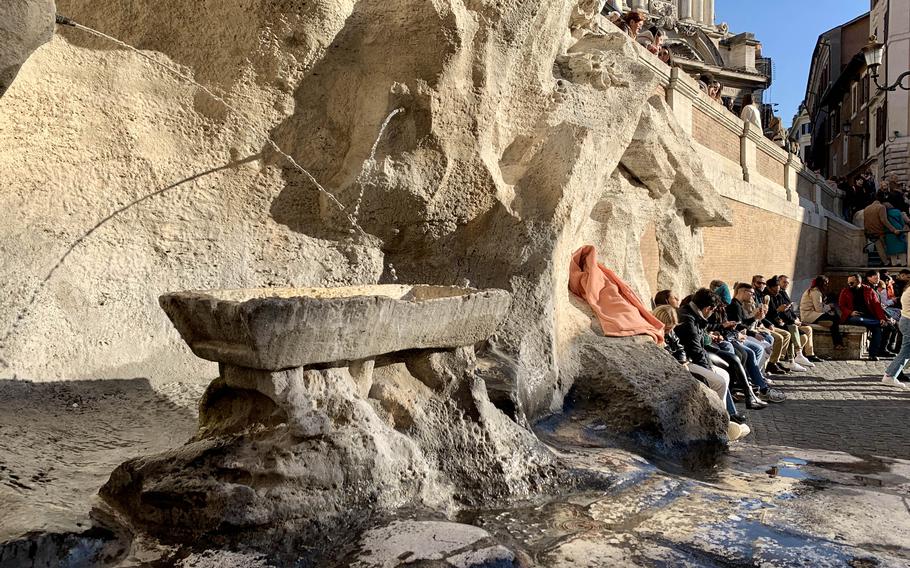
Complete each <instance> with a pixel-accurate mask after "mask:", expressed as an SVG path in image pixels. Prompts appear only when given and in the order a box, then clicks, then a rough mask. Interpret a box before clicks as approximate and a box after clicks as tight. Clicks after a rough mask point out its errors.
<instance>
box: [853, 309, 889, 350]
mask: <svg viewBox="0 0 910 568" xmlns="http://www.w3.org/2000/svg"><path fill="white" fill-rule="evenodd" d="M847 324H849V325H861V326H863V327H865V328H866V329H868V330H869V333H871V334H872V339H870V340H869V355H878V354H879V351H880V350H881V347H882V322H880V321H878V320H877V319H874V318H867V317H856V316H850V317H849V318H847Z"/></svg>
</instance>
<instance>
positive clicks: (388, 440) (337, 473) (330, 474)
mask: <svg viewBox="0 0 910 568" xmlns="http://www.w3.org/2000/svg"><path fill="white" fill-rule="evenodd" d="M462 351H465V352H466V351H467V350H466V349H465V350H462ZM406 357H408V358H409V360H408V361H407V362H403V361H402V362H395V363H391V362H389V361H385V362H384V363H383V366H381V367H378V368H375V369H374V370H372V371H371V373H370V374H371V377H370V379H369V380H370V382H371V383H372V388H370V389H369V393H368V394H364V391H363V390H362V389H361V388H360V385H359V384H358V381H357V379H355V377H354V374H353V373H352V372H351V369H349V368H345V367H337V366H336V367H330V368H327V369H313V368H311V369H303V368H298V369H292V370H286V371H272V372H269V371H259V370H253V369H243V368H240V367H234V366H231V365H225V366H223V367H222V376H221V377H220V378H219V379H217V380H216V381H214V382H213V383H212V384H211V385H210V386H209V389H208V390H207V392H206V394H205V396H204V397H203V400H202V402H201V404H200V415H199V422H200V424H199V426H200V427H199V431H198V432H197V434H196V436H195V437H194V439H193V440H191V441H190V442H189V443H188V444H186V445H184V446H182V447H181V448H178V449H175V450H171V451H168V452H165V453H162V454H158V455H152V456H146V457H141V458H137V459H134V460H130V461H128V462H126V463H124V464H123V465H121V466H120V467H118V468H117V469H116V470H115V471H114V473H113V474H112V475H111V478H110V480H109V481H108V483H107V484H105V486H104V487H103V488H102V490H101V494H102V496H103V497H104V498H105V500H106V501H107V502H108V503H109V504H110V505H111V506H113V507H115V508H116V509H117V510H118V511H119V512H120V514H121V515H123V516H124V517H125V518H127V519H129V521H130V523H131V524H132V525H133V526H136V527H139V528H141V529H142V530H144V531H147V532H149V533H151V534H153V535H155V536H157V537H159V538H162V539H165V540H169V541H173V540H180V541H186V540H191V539H198V538H202V537H207V538H208V537H212V536H213V535H214V534H216V533H219V532H220V533H224V532H225V531H226V530H228V529H230V530H229V531H228V532H235V531H239V533H238V534H243V535H244V536H243V542H244V543H245V544H248V545H251V546H268V545H269V543H274V539H275V538H278V537H280V535H281V534H284V532H287V533H289V534H293V535H294V536H293V538H294V539H296V540H294V542H286V543H285V545H286V546H289V547H293V546H297V545H299V544H301V543H307V544H308V545H310V546H315V548H316V549H319V550H321V547H323V546H328V545H329V542H330V541H331V539H326V538H325V535H326V534H329V533H330V532H331V531H337V530H341V529H340V528H339V527H348V528H358V527H362V526H363V525H364V524H365V523H366V522H368V521H369V520H370V518H371V516H380V515H382V514H385V513H389V512H392V511H394V510H396V509H399V508H404V507H408V508H421V509H429V510H434V511H440V512H447V511H451V510H453V508H454V507H456V506H464V505H475V506H476V505H481V504H490V503H493V502H496V501H497V500H503V499H506V498H515V497H529V496H531V495H533V494H535V493H536V492H539V491H546V490H549V489H551V488H552V487H554V486H555V485H557V484H558V483H559V480H560V479H561V476H560V473H559V471H558V467H557V461H556V459H555V457H554V456H553V455H552V454H551V453H550V451H549V450H548V449H547V448H546V447H545V446H544V445H543V444H542V443H541V442H539V441H538V440H537V438H536V437H535V436H534V435H533V434H532V433H530V432H529V431H527V430H524V429H523V428H521V427H520V426H518V425H517V424H516V423H515V422H514V421H512V420H511V419H509V418H508V417H507V416H506V415H505V414H503V413H502V412H501V411H500V410H499V409H497V408H495V407H494V406H493V405H492V404H491V403H490V401H489V399H488V397H487V392H486V388H485V385H484V383H483V381H482V380H480V379H478V378H476V377H475V376H474V373H473V368H465V366H464V365H459V364H458V362H459V361H463V360H465V358H466V356H465V353H458V352H457V351H454V350H453V351H449V352H421V353H414V354H410V355H407V356H406ZM409 365H414V366H416V367H419V368H422V369H424V370H426V373H427V374H431V375H433V378H432V380H429V381H427V382H428V383H430V384H429V385H428V384H425V383H424V382H423V381H422V380H421V379H418V378H416V377H415V376H413V375H411V374H410V373H409V372H408V366H409ZM434 369H435V370H434ZM424 376H427V375H426V374H425V375H424ZM430 385H435V386H430ZM276 535H277V536H276ZM287 538H292V537H291V536H288V537H287Z"/></svg>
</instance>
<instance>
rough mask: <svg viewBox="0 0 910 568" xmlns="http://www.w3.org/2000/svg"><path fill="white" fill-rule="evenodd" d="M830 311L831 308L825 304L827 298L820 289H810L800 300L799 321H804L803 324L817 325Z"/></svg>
mask: <svg viewBox="0 0 910 568" xmlns="http://www.w3.org/2000/svg"><path fill="white" fill-rule="evenodd" d="M829 310H830V308H829V307H828V306H827V305H826V304H825V298H824V297H823V296H822V293H821V292H819V291H818V288H809V289H808V290H806V291H805V292H804V293H803V297H802V298H800V299H799V319H801V320H803V323H806V324H808V323H815V321H816V320H817V319H818V318H820V317H822V316H823V315H825V314H826V313H828V311H829Z"/></svg>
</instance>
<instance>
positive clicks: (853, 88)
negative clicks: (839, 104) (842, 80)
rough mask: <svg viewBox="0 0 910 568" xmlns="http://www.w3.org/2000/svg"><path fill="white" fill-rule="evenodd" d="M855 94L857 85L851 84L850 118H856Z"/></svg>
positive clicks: (856, 97) (857, 99) (857, 106)
mask: <svg viewBox="0 0 910 568" xmlns="http://www.w3.org/2000/svg"><path fill="white" fill-rule="evenodd" d="M857 92H858V89H857V84H856V83H853V84H852V85H850V116H856V111H857V109H858V108H859V105H858V104H857V103H858V102H859V97H858V96H857Z"/></svg>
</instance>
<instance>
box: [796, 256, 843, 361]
mask: <svg viewBox="0 0 910 568" xmlns="http://www.w3.org/2000/svg"><path fill="white" fill-rule="evenodd" d="M828 282H829V280H828V277H827V276H825V275H824V274H819V275H818V276H816V277H815V279H814V280H813V281H812V284H811V285H810V286H809V289H808V290H806V291H805V292H804V293H803V296H802V298H800V300H799V317H800V318H802V320H803V321H804V322H806V323H810V324H812V323H814V324H816V325H820V326H822V327H827V328H830V329H831V341H832V343H834V348H835V349H837V350H838V351H843V350H844V349H846V348H847V347H846V346H845V345H844V337H843V335H841V332H840V316H839V315H837V310H836V309H835V307H834V304H831V303H828V302H826V301H825V298H826V296H827V294H828Z"/></svg>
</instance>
